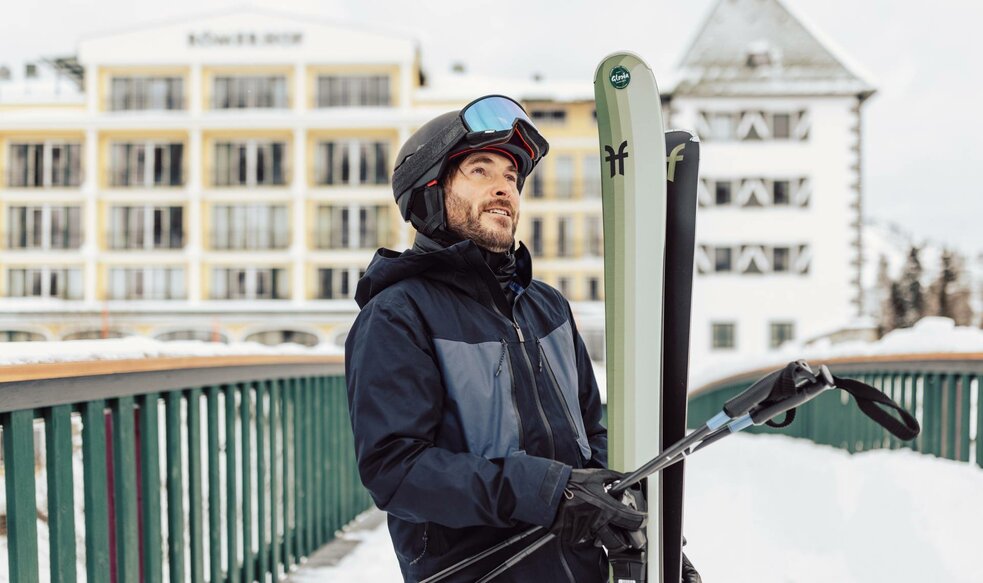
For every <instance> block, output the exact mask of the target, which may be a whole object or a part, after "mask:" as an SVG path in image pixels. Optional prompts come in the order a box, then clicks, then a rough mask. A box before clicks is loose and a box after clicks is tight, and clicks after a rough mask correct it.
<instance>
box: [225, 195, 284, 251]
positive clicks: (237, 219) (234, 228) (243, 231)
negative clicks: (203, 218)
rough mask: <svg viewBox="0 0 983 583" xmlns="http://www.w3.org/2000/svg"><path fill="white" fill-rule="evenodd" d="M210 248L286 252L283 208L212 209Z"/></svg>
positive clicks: (241, 207)
mask: <svg viewBox="0 0 983 583" xmlns="http://www.w3.org/2000/svg"><path fill="white" fill-rule="evenodd" d="M211 215H212V237H211V239H212V248H213V249H231V250H246V249H286V248H287V247H288V246H289V245H290V230H289V217H288V215H287V206H286V205H268V204H252V205H216V206H214V207H212V213H211Z"/></svg>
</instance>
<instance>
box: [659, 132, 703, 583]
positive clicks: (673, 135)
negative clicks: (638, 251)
mask: <svg viewBox="0 0 983 583" xmlns="http://www.w3.org/2000/svg"><path fill="white" fill-rule="evenodd" d="M666 153H667V154H666V191H667V192H666V195H667V198H666V202H667V217H666V255H665V288H664V291H663V300H662V301H663V313H664V319H665V321H664V323H663V338H662V346H663V352H662V367H663V369H662V423H661V427H662V443H663V444H668V443H676V442H677V441H679V440H680V439H682V438H683V436H684V435H685V434H686V400H687V387H688V384H687V374H688V372H689V325H690V310H691V304H692V298H693V254H694V246H695V244H696V196H697V194H696V193H697V182H698V180H699V177H698V173H699V172H698V171H699V165H700V141H699V139H698V138H697V137H696V135H694V134H693V133H691V132H688V131H684V130H670V131H667V132H666ZM659 480H660V481H661V482H662V488H661V491H662V500H661V504H660V505H659V510H660V515H659V521H660V522H661V524H662V580H663V581H666V582H668V581H672V582H673V583H675V582H677V581H679V580H680V578H681V577H682V575H681V572H682V571H681V570H682V539H683V463H682V462H681V463H678V464H676V465H674V466H671V467H668V468H666V469H665V470H664V471H663V472H661V473H660V474H659ZM650 507H651V506H650Z"/></svg>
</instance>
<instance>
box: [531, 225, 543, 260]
mask: <svg viewBox="0 0 983 583" xmlns="http://www.w3.org/2000/svg"><path fill="white" fill-rule="evenodd" d="M531 237H532V255H533V257H542V256H543V219H538V218H537V219H533V220H532V234H531Z"/></svg>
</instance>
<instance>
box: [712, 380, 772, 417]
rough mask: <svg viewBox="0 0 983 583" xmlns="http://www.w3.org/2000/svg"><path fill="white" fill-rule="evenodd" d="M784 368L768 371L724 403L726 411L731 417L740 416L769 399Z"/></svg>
mask: <svg viewBox="0 0 983 583" xmlns="http://www.w3.org/2000/svg"><path fill="white" fill-rule="evenodd" d="M782 370H783V369H782ZM782 370H776V371H775V372H771V373H768V374H767V375H765V376H764V377H762V378H761V379H759V380H758V382H756V383H754V384H753V385H751V386H750V387H748V389H747V390H746V391H744V392H743V393H741V394H740V395H737V396H736V397H733V398H731V399H730V400H729V401H727V402H726V403H724V413H726V414H727V415H728V416H730V417H731V418H734V417H740V416H741V415H744V414H745V413H747V412H748V411H750V410H751V409H753V408H754V407H756V406H757V405H758V404H759V403H761V402H762V401H764V400H765V399H767V398H768V396H769V395H770V394H771V390H772V387H773V386H774V385H775V381H776V380H777V379H778V376H779V375H780V374H782Z"/></svg>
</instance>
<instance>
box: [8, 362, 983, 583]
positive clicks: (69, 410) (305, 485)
mask: <svg viewBox="0 0 983 583" xmlns="http://www.w3.org/2000/svg"><path fill="white" fill-rule="evenodd" d="M824 362H825V363H827V364H829V365H830V368H831V369H832V370H833V372H834V373H835V374H837V375H843V376H850V377H853V378H858V379H861V380H863V381H864V382H867V383H870V384H872V385H874V386H876V387H878V388H880V389H881V390H883V391H885V392H886V393H887V394H888V395H890V396H891V397H892V398H893V399H895V401H897V402H898V403H899V404H901V405H902V406H904V407H905V408H906V409H907V410H908V411H910V412H911V413H912V414H914V415H915V416H916V418H917V419H918V420H919V422H920V423H921V424H922V427H923V431H922V434H921V436H920V437H919V438H918V440H917V441H915V442H914V443H911V444H906V443H900V442H898V441H897V440H896V439H894V438H893V437H892V436H890V435H889V434H887V433H886V432H885V431H884V430H883V429H881V428H880V426H878V425H876V424H874V423H873V422H871V421H869V420H868V419H867V418H866V417H865V416H864V415H863V414H862V413H861V412H860V411H859V410H858V409H857V408H856V406H855V405H853V404H850V403H848V402H847V401H846V400H845V396H844V395H843V394H838V393H839V392H833V393H827V394H824V395H821V396H820V397H819V398H818V399H816V400H815V401H814V402H812V403H809V404H808V405H806V406H805V407H803V408H802V409H801V410H800V411H799V414H798V417H797V419H796V423H794V424H793V425H792V426H791V427H789V428H786V429H784V430H782V431H783V432H784V433H786V434H790V435H794V436H797V437H801V438H805V439H810V440H813V441H815V442H817V443H824V444H829V445H832V446H835V447H839V448H843V449H846V450H848V451H851V452H855V451H865V450H870V449H879V448H902V447H909V448H912V449H914V450H915V451H919V452H922V453H925V454H929V455H935V456H940V457H945V458H949V459H953V460H960V461H962V462H965V463H972V464H977V465H979V466H983V435H981V434H983V431H981V430H980V429H981V428H983V394H981V380H983V353H962V354H918V355H891V356H878V357H864V358H837V359H832V360H826V361H824ZM764 372H767V371H763V370H757V371H746V372H743V373H741V374H739V375H734V376H731V377H728V378H725V379H721V380H718V381H715V382H712V383H708V384H706V385H705V386H702V387H700V388H698V389H696V390H695V391H694V392H693V393H692V396H691V399H690V409H689V410H690V421H691V423H690V424H691V425H695V424H698V423H702V422H703V421H704V420H706V419H707V418H709V417H710V416H711V415H712V414H713V413H715V412H716V411H717V410H719V407H720V405H721V404H722V403H723V402H724V401H725V400H726V399H727V398H729V397H730V396H732V395H733V394H736V393H737V392H739V391H741V390H743V389H744V388H746V387H747V386H748V385H749V384H750V383H751V382H752V381H753V380H756V379H757V378H758V377H760V375H761V374H762V373H764ZM0 431H2V441H3V464H2V469H3V476H2V478H3V481H4V492H5V494H6V502H7V504H6V516H5V519H6V520H5V523H4V524H0V526H5V529H6V530H5V534H6V541H7V557H6V563H7V570H8V571H7V573H0V580H4V579H3V577H4V576H5V575H6V577H7V578H6V580H7V581H16V582H18V583H37V582H39V581H40V580H42V574H43V573H44V572H46V573H48V574H50V580H51V581H52V582H53V583H67V582H74V581H77V580H80V576H81V575H82V574H84V575H85V579H86V580H87V581H99V582H103V581H106V582H110V583H127V582H131V581H146V582H163V581H169V582H171V583H178V582H189V583H205V582H208V583H232V582H236V583H238V582H251V581H271V580H272V581H275V580H277V579H278V578H279V577H281V576H283V575H285V574H287V573H289V572H290V571H291V569H292V568H293V567H294V566H296V565H298V564H299V563H301V562H302V561H305V560H306V559H307V558H308V557H310V556H311V555H312V554H313V553H314V552H315V551H317V550H318V549H319V548H321V547H323V546H324V545H325V544H327V543H329V542H330V541H331V540H332V539H334V537H335V534H336V532H337V531H338V530H339V529H341V528H343V527H344V526H345V525H346V524H347V523H349V522H350V521H352V520H353V519H354V518H355V517H356V516H357V515H358V514H359V513H360V512H362V511H363V510H365V509H367V508H369V507H371V500H370V498H369V497H368V495H367V493H366V492H365V491H364V490H363V489H362V488H361V486H360V483H359V480H358V476H357V473H356V471H355V467H354V458H353V454H352V451H353V448H352V443H351V430H350V425H349V422H348V417H347V406H346V395H345V387H344V377H343V362H342V358H341V357H340V356H337V355H301V354H298V355H289V354H284V355H251V356H245V355H241V356H236V355H229V356H189V357H159V358H141V359H123V360H99V361H89V362H63V363H46V364H20V365H9V366H3V367H0ZM765 431H773V430H770V429H765ZM0 534H2V533H0ZM39 557H43V558H46V561H44V562H42V560H41V559H40V558H39ZM0 561H2V558H0ZM47 578H48V577H47V576H45V577H44V579H47Z"/></svg>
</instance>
